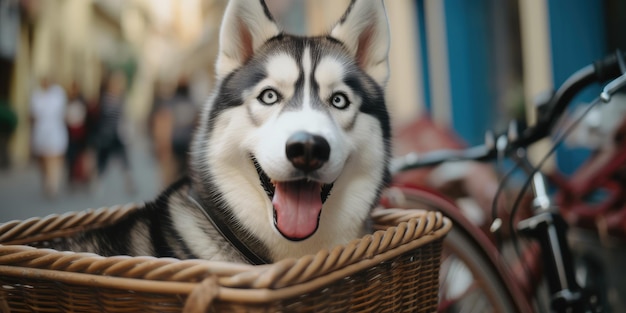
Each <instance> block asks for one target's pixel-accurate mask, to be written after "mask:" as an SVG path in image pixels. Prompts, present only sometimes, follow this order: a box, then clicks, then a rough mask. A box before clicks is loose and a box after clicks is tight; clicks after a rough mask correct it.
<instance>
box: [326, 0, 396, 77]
mask: <svg viewBox="0 0 626 313" xmlns="http://www.w3.org/2000/svg"><path fill="white" fill-rule="evenodd" d="M330 36H331V37H333V38H335V39H338V40H339V41H341V42H343V43H344V44H345V45H346V47H347V48H348V50H350V52H351V53H352V54H353V55H354V56H355V58H356V60H357V62H358V64H359V66H360V67H361V68H362V69H363V70H365V72H366V73H368V74H369V75H370V76H371V77H372V78H374V80H376V81H377V82H378V83H379V84H380V85H381V86H385V85H386V83H387V79H388V77H389V61H388V55H389V23H388V21H387V14H386V13H385V4H384V3H383V0H352V1H350V5H349V6H348V9H347V10H346V12H345V13H344V14H343V16H342V17H341V19H340V20H339V23H337V25H335V26H334V27H333V29H332V30H331V32H330Z"/></svg>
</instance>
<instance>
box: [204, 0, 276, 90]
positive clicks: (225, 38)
mask: <svg viewBox="0 0 626 313" xmlns="http://www.w3.org/2000/svg"><path fill="white" fill-rule="evenodd" d="M278 34H280V30H279V28H278V25H277V24H276V22H275V21H274V18H273V17H272V14H271V13H270V11H269V9H268V8H267V5H266V4H265V1H264V0H254V1H250V0H230V1H229V2H228V6H227V7H226V11H225V12H224V18H223V20H222V25H221V30H220V48H219V53H218V56H217V62H216V66H215V72H216V74H217V77H218V79H222V78H224V77H225V76H226V75H227V74H228V73H230V72H231V71H233V70H235V69H236V68H238V67H240V66H242V65H243V64H244V63H245V62H246V61H247V60H248V59H249V58H250V57H251V56H252V54H253V53H254V52H255V51H256V50H257V49H258V48H259V47H260V46H261V45H262V44H263V43H264V42H265V41H266V40H267V39H269V38H272V37H274V36H276V35H278Z"/></svg>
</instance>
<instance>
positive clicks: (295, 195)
mask: <svg viewBox="0 0 626 313" xmlns="http://www.w3.org/2000/svg"><path fill="white" fill-rule="evenodd" d="M320 189H321V185H320V184H319V183H316V182H309V181H304V180H301V181H295V182H283V183H276V190H275V191H274V199H272V204H274V210H276V227H277V228H278V230H279V231H280V233H281V234H282V235H283V236H285V237H287V238H289V239H296V240H297V239H305V238H307V237H309V236H311V235H313V233H315V230H317V223H318V218H319V215H320V211H321V210H322V199H321V196H320Z"/></svg>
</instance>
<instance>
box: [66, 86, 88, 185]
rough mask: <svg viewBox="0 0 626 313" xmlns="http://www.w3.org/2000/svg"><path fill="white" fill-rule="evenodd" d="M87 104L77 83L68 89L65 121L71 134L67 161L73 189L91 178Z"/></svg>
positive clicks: (69, 179) (69, 180) (69, 178)
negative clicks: (88, 151) (88, 152)
mask: <svg viewBox="0 0 626 313" xmlns="http://www.w3.org/2000/svg"><path fill="white" fill-rule="evenodd" d="M88 113H89V111H88V108H87V103H86V102H85V99H84V97H83V95H82V93H81V91H80V87H79V86H78V83H77V82H73V83H72V84H71V85H70V87H69V89H68V104H67V109H66V113H65V121H66V123H67V129H68V132H69V144H68V147H67V154H66V161H67V169H68V171H67V172H68V182H69V183H70V186H71V187H77V186H78V185H79V184H81V183H87V182H88V181H89V179H90V177H91V175H90V174H91V170H90V164H89V163H90V162H89V160H88V154H87V141H88V139H89V137H88V136H89V133H88V131H89V129H88V125H87V116H88Z"/></svg>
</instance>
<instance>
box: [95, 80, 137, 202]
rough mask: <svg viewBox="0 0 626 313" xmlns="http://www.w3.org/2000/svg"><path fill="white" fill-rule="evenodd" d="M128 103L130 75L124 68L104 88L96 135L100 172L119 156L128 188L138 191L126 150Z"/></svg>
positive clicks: (131, 191) (132, 191) (98, 168)
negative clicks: (126, 108) (126, 105)
mask: <svg viewBox="0 0 626 313" xmlns="http://www.w3.org/2000/svg"><path fill="white" fill-rule="evenodd" d="M125 104H126V76H125V74H124V73H123V72H121V71H115V72H113V73H111V75H110V76H109V77H108V78H107V79H106V80H105V86H104V90H103V92H102V95H101V97H100V108H99V110H100V112H99V117H98V121H99V122H98V129H97V131H96V135H95V141H96V147H97V173H98V177H102V175H103V174H104V172H105V170H106V167H107V166H108V163H109V162H110V160H111V158H112V157H117V158H119V160H120V161H121V162H122V166H123V168H124V179H125V183H126V190H127V191H128V192H129V193H134V192H135V191H136V190H135V183H134V180H133V177H132V175H131V171H130V169H131V166H130V160H129V157H128V151H127V149H126V145H127V140H128V138H127V137H128V134H127V132H126V131H125V130H126V125H125V123H126V121H125V117H124V115H125V114H124V111H125Z"/></svg>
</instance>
